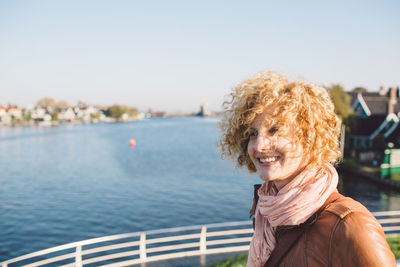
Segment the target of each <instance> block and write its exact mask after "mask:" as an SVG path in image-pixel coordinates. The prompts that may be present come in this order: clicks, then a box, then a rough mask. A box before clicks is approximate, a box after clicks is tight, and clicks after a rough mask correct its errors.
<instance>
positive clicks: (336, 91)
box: [327, 84, 353, 121]
mask: <svg viewBox="0 0 400 267" xmlns="http://www.w3.org/2000/svg"><path fill="white" fill-rule="evenodd" d="M327 90H328V92H329V95H330V97H331V99H332V102H333V104H334V105H335V112H336V114H337V115H338V116H339V117H340V118H341V119H342V121H345V120H346V119H347V118H348V117H349V116H350V115H352V114H353V109H352V108H351V97H350V95H348V94H347V93H346V92H345V91H344V89H343V87H342V86H340V85H339V84H333V85H331V86H330V87H327Z"/></svg>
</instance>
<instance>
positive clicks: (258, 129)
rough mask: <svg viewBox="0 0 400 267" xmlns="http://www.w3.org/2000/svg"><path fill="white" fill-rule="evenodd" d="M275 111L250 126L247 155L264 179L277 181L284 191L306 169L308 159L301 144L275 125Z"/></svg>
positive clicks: (260, 117) (261, 115)
mask: <svg viewBox="0 0 400 267" xmlns="http://www.w3.org/2000/svg"><path fill="white" fill-rule="evenodd" d="M274 111H275V110H274V108H273V107H268V108H266V109H265V111H264V112H263V113H261V114H258V115H257V117H256V119H255V120H254V122H253V123H252V124H251V125H250V127H249V131H248V132H249V136H250V139H249V142H248V144H247V152H248V154H249V157H250V159H251V161H252V162H253V164H254V166H255V167H256V170H257V174H258V175H259V176H260V178H261V179H263V180H264V181H272V182H274V184H275V186H276V187H277V188H278V189H279V190H280V189H281V188H282V187H284V186H285V185H286V184H287V183H289V182H290V181H291V180H292V179H293V178H294V177H296V176H297V175H298V174H299V173H300V172H301V171H302V170H303V169H304V167H305V165H306V164H305V162H306V160H305V158H304V153H303V148H302V146H301V144H297V145H296V144H294V142H293V141H294V138H293V136H291V134H290V133H287V134H285V133H280V131H279V126H278V125H274V124H272V125H271V118H272V117H273V116H274ZM292 134H293V131H292Z"/></svg>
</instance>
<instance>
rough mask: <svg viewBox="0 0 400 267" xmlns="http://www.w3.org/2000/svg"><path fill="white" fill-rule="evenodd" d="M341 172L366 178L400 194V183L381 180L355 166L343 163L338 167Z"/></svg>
mask: <svg viewBox="0 0 400 267" xmlns="http://www.w3.org/2000/svg"><path fill="white" fill-rule="evenodd" d="M337 169H338V171H339V172H344V173H348V174H352V175H357V176H359V177H362V178H365V179H367V180H369V181H371V182H374V183H376V184H379V185H381V186H384V187H386V188H389V189H392V190H395V191H397V192H400V182H397V181H394V180H390V179H381V178H380V177H379V176H377V175H375V174H373V173H368V172H365V171H362V170H360V169H359V168H355V167H354V166H349V165H348V164H346V163H345V162H342V163H341V164H340V165H339V166H337Z"/></svg>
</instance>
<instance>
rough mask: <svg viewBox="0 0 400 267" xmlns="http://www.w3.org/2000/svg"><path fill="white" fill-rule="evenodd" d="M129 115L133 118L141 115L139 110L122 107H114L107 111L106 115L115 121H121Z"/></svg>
mask: <svg viewBox="0 0 400 267" xmlns="http://www.w3.org/2000/svg"><path fill="white" fill-rule="evenodd" d="M125 113H126V114H127V115H128V116H129V117H131V118H135V117H136V116H137V115H138V114H139V110H138V109H137V108H130V107H127V106H121V105H112V106H111V107H109V108H108V109H107V110H106V111H105V115H106V116H107V117H111V118H114V119H117V120H119V119H121V117H122V115H124V114H125Z"/></svg>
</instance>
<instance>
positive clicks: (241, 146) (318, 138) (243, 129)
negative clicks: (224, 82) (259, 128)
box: [219, 71, 341, 172]
mask: <svg viewBox="0 0 400 267" xmlns="http://www.w3.org/2000/svg"><path fill="white" fill-rule="evenodd" d="M230 97H231V99H230V100H229V101H225V102H224V104H223V107H224V114H223V119H222V120H221V122H220V124H219V126H220V128H221V130H222V137H221V140H220V142H219V146H220V149H221V151H222V156H223V158H225V157H226V156H228V157H231V158H233V159H234V160H236V161H237V164H238V166H240V167H241V166H246V167H247V168H248V170H249V171H250V172H255V171H256V168H255V166H254V164H253V162H252V161H251V159H250V157H249V155H248V152H247V144H248V142H249V138H250V137H249V132H248V131H249V127H250V125H251V124H252V123H253V121H254V120H255V118H256V116H257V115H258V114H261V113H263V112H264V110H265V109H266V107H271V106H273V107H275V109H276V110H275V112H274V115H273V118H272V120H273V122H268V123H274V124H278V125H279V130H278V134H285V133H288V132H292V133H291V136H293V142H294V143H296V144H301V145H302V147H303V151H304V154H305V155H306V156H307V158H308V161H309V162H308V164H309V165H310V166H312V167H316V168H321V167H323V165H324V164H326V163H335V162H336V160H337V159H338V158H339V157H340V156H341V154H340V151H339V134H340V125H341V121H340V120H339V118H338V116H337V115H336V114H335V112H334V105H333V103H332V101H331V99H330V97H329V95H328V93H327V91H326V90H325V89H324V88H322V87H320V86H317V85H314V84H306V83H303V82H289V81H288V79H287V78H285V77H284V76H282V75H279V74H277V73H275V72H271V71H265V72H260V73H258V74H256V75H255V76H254V77H253V78H251V79H249V80H246V81H244V82H242V83H240V84H239V85H238V86H236V88H234V89H233V90H232V92H231V94H230ZM293 131H294V132H293Z"/></svg>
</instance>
